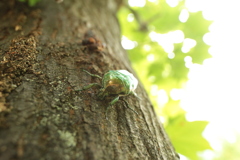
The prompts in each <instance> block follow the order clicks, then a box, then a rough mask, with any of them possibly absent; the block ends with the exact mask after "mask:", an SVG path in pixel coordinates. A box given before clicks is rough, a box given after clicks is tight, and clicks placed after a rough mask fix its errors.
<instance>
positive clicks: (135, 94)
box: [132, 92, 141, 100]
mask: <svg viewBox="0 0 240 160" xmlns="http://www.w3.org/2000/svg"><path fill="white" fill-rule="evenodd" d="M132 94H133V95H134V96H135V97H137V98H138V99H140V100H141V98H140V97H138V95H137V93H135V92H132Z"/></svg>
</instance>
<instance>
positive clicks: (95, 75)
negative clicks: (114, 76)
mask: <svg viewBox="0 0 240 160" xmlns="http://www.w3.org/2000/svg"><path fill="white" fill-rule="evenodd" d="M83 71H84V72H86V73H87V74H89V75H90V76H92V77H97V78H99V79H102V77H100V76H99V75H97V74H92V73H90V72H88V71H86V70H85V69H83Z"/></svg>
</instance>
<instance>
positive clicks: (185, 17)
mask: <svg viewBox="0 0 240 160" xmlns="http://www.w3.org/2000/svg"><path fill="white" fill-rule="evenodd" d="M188 18H189V12H188V10H186V9H182V11H181V13H180V15H179V21H180V22H182V23H185V22H187V20H188Z"/></svg>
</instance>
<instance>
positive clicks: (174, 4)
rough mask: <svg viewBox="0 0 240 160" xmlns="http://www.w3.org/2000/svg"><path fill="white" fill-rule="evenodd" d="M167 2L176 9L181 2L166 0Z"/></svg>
mask: <svg viewBox="0 0 240 160" xmlns="http://www.w3.org/2000/svg"><path fill="white" fill-rule="evenodd" d="M166 2H167V4H168V5H169V6H170V7H176V6H177V5H178V3H179V0H166Z"/></svg>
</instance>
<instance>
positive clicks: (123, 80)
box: [77, 70, 139, 118]
mask: <svg viewBox="0 0 240 160" xmlns="http://www.w3.org/2000/svg"><path fill="white" fill-rule="evenodd" d="M83 71H84V72H86V73H87V74H89V75H91V76H93V77H97V78H99V79H102V85H99V84H98V83H92V84H89V85H87V86H85V87H83V88H82V89H80V90H77V91H82V90H86V89H89V88H91V87H92V86H95V85H98V86H101V87H102V88H101V89H100V91H99V93H98V97H99V98H100V99H101V100H103V99H104V98H105V97H108V96H115V97H114V99H113V100H112V101H111V102H110V103H109V106H108V107H107V110H106V114H107V111H108V109H109V108H110V107H111V106H112V105H114V104H115V103H116V102H117V101H118V100H119V98H120V97H121V96H128V95H131V94H133V95H134V96H136V97H137V98H139V97H138V96H137V94H136V93H135V92H134V91H135V89H136V88H137V85H138V80H137V79H136V78H135V77H134V76H133V74H131V73H129V72H128V71H126V70H110V71H108V72H107V73H105V74H104V75H103V78H102V77H100V76H98V75H95V74H91V73H89V72H88V71H86V70H83ZM122 101H124V102H125V104H126V106H127V107H128V108H129V109H131V110H132V111H134V112H135V113H136V114H138V113H137V112H136V111H135V110H133V109H132V108H131V107H130V106H129V104H128V102H126V101H125V100H122ZM106 118H107V116H106Z"/></svg>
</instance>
